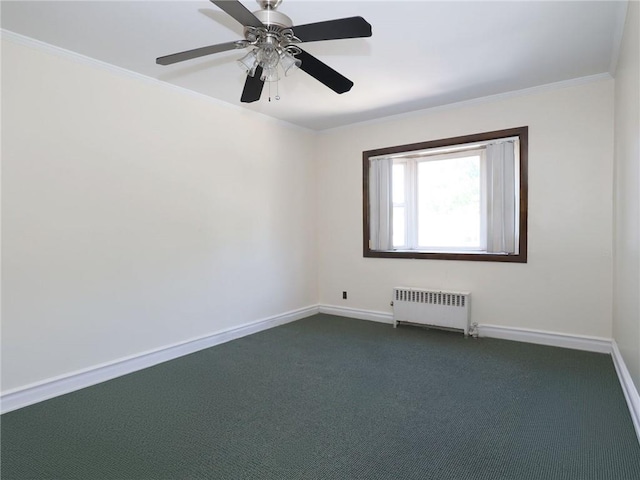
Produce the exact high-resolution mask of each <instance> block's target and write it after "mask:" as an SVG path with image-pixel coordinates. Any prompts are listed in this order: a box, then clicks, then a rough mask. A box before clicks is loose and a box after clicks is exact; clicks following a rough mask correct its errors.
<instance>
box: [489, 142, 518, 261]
mask: <svg viewBox="0 0 640 480" xmlns="http://www.w3.org/2000/svg"><path fill="white" fill-rule="evenodd" d="M515 146H516V144H515V142H514V141H513V140H509V141H504V142H496V143H492V144H489V145H487V150H486V162H487V164H486V165H487V169H486V172H487V178H486V181H487V253H515V251H516V232H515V228H516V213H517V212H516V178H515V175H516V167H515Z"/></svg>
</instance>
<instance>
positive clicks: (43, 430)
mask: <svg viewBox="0 0 640 480" xmlns="http://www.w3.org/2000/svg"><path fill="white" fill-rule="evenodd" d="M1 422H2V425H1V427H2V432H1V433H2V437H1V453H2V456H1V460H2V466H1V468H2V470H1V475H2V479H4V480H13V479H30V480H33V479H44V478H46V479H81V480H92V479H122V480H124V479H154V480H156V479H157V480H160V479H172V480H173V479H175V480H178V479H180V480H183V479H184V480H186V479H233V480H241V479H265V480H267V479H282V480H288V479H336V480H349V479H394V480H396V479H397V480H401V479H420V480H426V479H434V480H453V479H455V480H466V479H474V480H485V479H486V480H502V479H504V480H506V479H509V480H560V479H575V480H608V479H611V480H638V479H640V446H639V444H638V440H637V438H636V436H635V433H634V430H633V426H632V423H631V417H630V414H629V411H628V409H627V406H626V403H625V399H624V396H623V393H622V390H621V387H620V385H619V382H618V379H617V377H616V373H615V370H614V367H613V363H612V360H611V357H610V356H608V355H603V354H596V353H588V352H580V351H575V350H566V349H560V348H554V347H544V346H538V345H529V344H524V343H517V342H509V341H504V340H493V339H477V340H474V339H470V338H469V339H465V338H464V337H463V336H462V335H460V334H453V333H446V332H440V331H436V330H424V329H417V328H412V327H402V328H398V329H396V330H394V329H393V328H392V327H391V326H389V325H385V324H378V323H373V322H366V321H359V320H352V319H345V318H340V317H333V316H329V315H316V316H314V317H310V318H308V319H304V320H300V321H298V322H294V323H291V324H288V325H284V326H281V327H278V328H274V329H271V330H268V331H265V332H261V333H258V334H255V335H252V336H249V337H245V338H242V339H240V340H236V341H233V342H230V343H227V344H224V345H219V346H217V347H214V348H210V349H208V350H204V351H201V352H198V353H195V354H192V355H189V356H186V357H182V358H180V359H177V360H174V361H171V362H167V363H164V364H161V365H158V366H156V367H153V368H149V369H146V370H144V371H141V372H137V373H133V374H130V375H127V376H124V377H121V378H118V379H115V380H112V381H109V382H105V383H103V384H100V385H97V386H94V387H91V388H86V389H84V390H81V391H78V392H75V393H72V394H69V395H65V396H62V397H58V398H55V399H52V400H49V401H46V402H42V403H40V404H37V405H33V406H31V407H26V408H23V409H21V410H17V411H15V412H11V413H8V414H5V415H3V416H2V418H1Z"/></svg>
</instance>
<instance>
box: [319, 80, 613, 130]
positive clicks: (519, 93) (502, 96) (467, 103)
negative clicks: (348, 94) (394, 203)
mask: <svg viewBox="0 0 640 480" xmlns="http://www.w3.org/2000/svg"><path fill="white" fill-rule="evenodd" d="M606 80H613V76H612V75H611V74H610V73H609V72H604V73H597V74H595V75H588V76H586V77H578V78H571V79H569V80H562V81H560V82H553V83H547V84H544V85H538V86H535V87H529V88H524V89H521V90H512V91H510V92H503V93H497V94H495V95H487V96H485V97H478V98H472V99H469V100H463V101H461V102H455V103H447V104H444V105H436V106H434V107H428V108H423V109H421V110H413V111H411V112H405V113H399V114H397V115H388V116H385V117H380V118H376V119H373V120H365V121H363V122H356V123H350V124H348V125H341V126H339V127H335V128H327V129H325V130H320V131H318V133H320V134H326V133H333V132H338V131H341V130H345V129H349V128H352V127H360V126H367V125H376V124H380V123H386V122H394V121H399V120H404V119H409V118H412V117H417V116H421V115H428V114H431V113H435V112H441V111H446V110H454V109H457V108H463V107H471V106H474V105H481V104H484V103H492V102H497V101H500V100H507V99H509V98H516V97H524V96H529V95H537V94H540V93H545V92H551V91H554V90H561V89H563V88H569V87H578V86H580V85H586V84H589V83H596V82H602V81H606Z"/></svg>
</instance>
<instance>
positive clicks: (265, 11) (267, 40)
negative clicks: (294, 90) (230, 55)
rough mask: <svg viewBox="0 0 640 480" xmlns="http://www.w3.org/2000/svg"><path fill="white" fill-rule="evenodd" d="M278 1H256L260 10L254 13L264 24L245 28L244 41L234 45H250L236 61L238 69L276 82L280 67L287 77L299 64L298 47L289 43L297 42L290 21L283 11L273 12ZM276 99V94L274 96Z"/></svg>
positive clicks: (277, 97)
mask: <svg viewBox="0 0 640 480" xmlns="http://www.w3.org/2000/svg"><path fill="white" fill-rule="evenodd" d="M280 2H281V0H261V1H259V2H258V3H260V5H261V7H262V10H261V11H259V12H255V13H254V15H256V17H257V18H258V19H259V20H260V21H262V22H263V24H264V25H265V26H263V27H252V26H247V27H245V29H244V36H245V40H239V41H237V42H236V43H237V45H238V47H244V48H246V47H253V49H252V50H251V51H249V53H247V54H246V55H245V56H244V57H242V58H240V59H239V60H238V65H239V66H240V68H242V69H243V70H244V71H245V73H246V74H247V76H249V77H253V76H255V74H256V72H257V71H259V74H260V80H262V81H264V82H277V81H278V80H280V70H282V71H284V74H285V75H286V76H289V75H291V74H292V73H293V72H295V71H296V70H298V69H299V68H300V65H302V61H301V60H300V59H298V58H296V57H295V56H296V55H299V54H300V53H301V50H300V48H298V47H296V46H295V45H293V43H299V42H300V39H298V38H296V36H295V35H294V33H293V30H291V27H292V26H293V22H292V21H291V19H290V18H289V17H288V16H286V15H285V14H283V13H280V12H277V11H276V8H277V7H278V5H280ZM258 67H260V70H258ZM279 98H280V97H279V96H276V99H279Z"/></svg>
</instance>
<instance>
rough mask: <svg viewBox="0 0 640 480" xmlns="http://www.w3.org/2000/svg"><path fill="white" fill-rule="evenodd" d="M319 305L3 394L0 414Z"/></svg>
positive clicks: (300, 314) (243, 333)
mask: <svg viewBox="0 0 640 480" xmlns="http://www.w3.org/2000/svg"><path fill="white" fill-rule="evenodd" d="M318 311H319V309H318V306H311V307H306V308H301V309H298V310H293V311H290V312H286V313H283V314H280V315H275V316H272V317H268V318H264V319H261V320H257V321H255V322H251V323H246V324H244V325H240V326H238V327H233V328H228V329H226V330H221V331H219V332H215V333H212V334H210V335H205V336H203V337H198V338H194V339H191V340H187V341H184V342H180V343H176V344H173V345H167V346H165V347H161V348H158V349H154V350H151V351H147V352H143V353H140V354H136V355H133V356H130V357H126V358H121V359H118V360H114V361H112V362H108V363H104V364H101V365H96V366H93V367H90V368H87V369H83V370H79V371H76V372H72V373H69V374H66V375H61V376H58V377H55V378H51V379H47V380H44V381H42V382H37V383H33V384H30V385H26V386H24V387H20V388H17V389H13V390H9V391H6V392H3V393H2V395H1V396H0V411H1V412H2V413H6V412H10V411H12V410H17V409H18V408H22V407H26V406H28V405H32V404H34V403H38V402H42V401H43V400H48V399H50V398H53V397H57V396H59V395H64V394H65V393H70V392H73V391H76V390H80V389H81V388H85V387H89V386H91V385H95V384H97V383H102V382H105V381H107V380H111V379H113V378H116V377H120V376H122V375H126V374H128V373H132V372H135V371H138V370H142V369H143V368H148V367H151V366H153V365H157V364H159V363H162V362H166V361H168V360H173V359H174V358H178V357H181V356H183V355H188V354H190V353H194V352H197V351H199V350H203V349H205V348H209V347H213V346H215V345H219V344H221V343H225V342H228V341H231V340H235V339H237V338H240V337H244V336H247V335H251V334H252V333H257V332H260V331H262V330H267V329H269V328H273V327H277V326H278V325H283V324H285V323H289V322H293V321H295V320H300V319H301V318H305V317H309V316H311V315H315V314H316V313H318Z"/></svg>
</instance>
